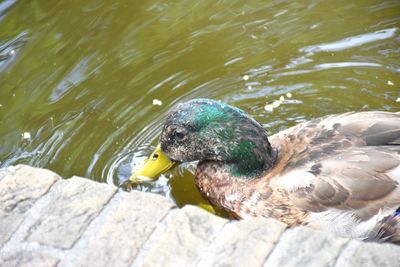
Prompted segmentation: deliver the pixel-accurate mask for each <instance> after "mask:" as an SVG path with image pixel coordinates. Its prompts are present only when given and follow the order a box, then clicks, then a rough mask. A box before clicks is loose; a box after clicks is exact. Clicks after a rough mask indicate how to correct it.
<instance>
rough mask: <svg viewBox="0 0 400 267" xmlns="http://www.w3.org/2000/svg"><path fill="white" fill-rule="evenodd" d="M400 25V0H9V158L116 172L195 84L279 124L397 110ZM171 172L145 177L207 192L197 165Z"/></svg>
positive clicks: (105, 175)
mask: <svg viewBox="0 0 400 267" xmlns="http://www.w3.org/2000/svg"><path fill="white" fill-rule="evenodd" d="M399 27H400V1H398V0H394V1H382V0H374V1H370V0H357V1H348V0H347V1H342V0H337V1H322V0H321V1H315V0H314V1H313V0H311V1H310V0H309V1H292V0H291V1H281V0H279V1H266V0H262V1H253V0H249V1H233V0H230V1H222V0H221V1H216V0H205V1H155V0H146V1H100V0H98V1H48V0H41V1H38V0H32V1H22V0H19V1H15V0H5V1H4V0H3V1H0V137H1V138H0V165H1V166H8V165H13V164H18V163H25V164H29V165H32V166H39V167H45V168H49V169H51V170H54V171H55V172H57V173H59V174H60V175H61V176H63V177H71V176H73V175H78V176H85V177H89V178H90V179H93V180H97V181H102V182H106V183H110V184H119V183H120V182H122V181H123V180H124V179H126V178H127V177H128V176H129V174H130V172H131V170H132V167H133V166H134V165H135V164H139V163H140V162H141V161H142V160H143V159H144V157H145V156H146V155H147V154H148V153H149V152H150V151H151V150H152V148H153V147H154V145H155V144H156V143H157V138H158V134H159V131H160V129H161V126H162V123H163V118H164V117H165V115H166V113H167V111H168V110H169V109H170V108H171V107H172V106H173V105H174V104H176V103H177V102H180V101H184V100H188V99H191V98H196V97H209V98H214V99H220V100H223V101H225V102H227V103H230V104H232V105H235V106H237V107H239V108H242V109H244V110H245V111H247V112H248V113H250V114H252V115H253V116H254V117H255V118H256V119H257V120H259V121H260V122H261V123H263V124H264V125H265V127H266V129H267V130H268V132H269V133H275V132H277V131H279V130H282V129H285V128H287V127H290V126H292V125H294V124H296V123H298V122H302V121H305V120H308V119H310V118H314V117H318V116H322V115H326V114H330V113H340V112H345V111H351V110H356V111H359V110H374V109H378V110H388V111H399V110H400V103H399V102H396V100H397V99H398V98H399V97H400V90H399V85H400V75H399V72H400V30H399ZM287 93H291V94H292V97H291V98H289V99H288V96H287V95H286V94H287ZM281 96H284V97H285V99H288V101H285V102H284V103H283V104H281V105H280V106H279V107H276V108H274V109H273V111H272V112H270V111H266V110H265V109H264V107H265V105H266V104H271V103H272V102H273V101H274V100H277V99H279V98H280V97H281ZM154 99H158V100H161V101H162V105H161V106H158V105H153V100H154ZM397 101H400V99H399V100H397ZM24 133H25V136H24ZM28 133H29V134H28ZM29 135H30V138H29ZM24 137H25V138H24ZM171 176H172V177H170V179H167V178H166V177H162V179H161V180H159V181H158V182H157V183H156V184H155V185H149V186H143V187H142V188H140V189H141V190H147V191H155V192H159V193H161V194H165V195H167V196H168V197H170V198H172V199H174V200H175V201H176V202H177V203H178V204H179V205H182V204H184V203H194V204H196V203H198V202H199V201H200V197H199V195H198V193H197V191H196V190H195V188H194V185H193V176H192V175H191V174H190V172H188V171H186V170H185V169H184V168H181V169H180V170H178V171H175V172H173V173H172V175H171Z"/></svg>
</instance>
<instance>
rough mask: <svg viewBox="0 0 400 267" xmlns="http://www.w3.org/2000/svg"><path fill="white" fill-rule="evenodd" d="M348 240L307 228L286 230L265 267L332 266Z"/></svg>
mask: <svg viewBox="0 0 400 267" xmlns="http://www.w3.org/2000/svg"><path fill="white" fill-rule="evenodd" d="M347 242H348V239H345V238H340V237H337V236H335V235H333V234H330V233H327V232H322V231H316V230H313V229H311V228H308V227H297V228H292V229H288V230H286V231H285V232H284V233H283V234H282V236H281V238H280V240H279V242H278V244H277V245H276V246H275V248H274V250H273V251H272V253H271V254H270V256H269V257H268V258H267V260H266V262H265V265H264V266H265V267H273V266H279V267H283V266H296V267H300V266H304V267H312V266H315V267H322V266H333V265H334V264H335V260H336V258H337V257H338V255H339V253H340V251H341V250H342V248H343V247H344V246H345V245H346V243H347Z"/></svg>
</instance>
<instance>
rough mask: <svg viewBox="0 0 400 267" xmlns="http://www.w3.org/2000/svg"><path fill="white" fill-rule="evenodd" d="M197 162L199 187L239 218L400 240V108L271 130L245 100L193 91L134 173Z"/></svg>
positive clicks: (156, 172)
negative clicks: (196, 95)
mask: <svg viewBox="0 0 400 267" xmlns="http://www.w3.org/2000/svg"><path fill="white" fill-rule="evenodd" d="M194 161H198V164H197V169H196V171H195V175H194V179H195V184H196V186H197V188H198V190H199V191H200V192H201V194H202V195H203V196H204V197H205V198H206V199H207V200H208V201H209V202H210V203H211V204H212V205H214V206H216V207H218V208H221V209H223V210H224V211H226V212H228V213H229V214H230V215H231V216H233V217H234V218H237V219H247V218H253V217H267V218H274V219H277V220H280V221H282V222H284V223H286V224H287V225H288V226H289V227H293V226H298V225H305V226H309V227H312V228H314V229H320V230H325V231H330V232H333V233H334V234H336V235H339V236H342V237H347V238H358V239H362V240H367V241H377V242H391V243H395V244H400V208H399V207H400V186H399V183H400V112H385V111H362V112H347V113H343V114H338V115H328V116H324V117H321V118H315V119H312V120H309V121H307V122H303V123H300V124H297V125H295V126H293V127H290V128H288V129H286V130H283V131H281V132H278V133H276V134H273V135H271V136H268V135H267V132H266V130H265V129H264V127H263V126H262V125H261V124H260V123H259V122H257V121H256V120H255V119H254V118H252V117H251V116H249V115H248V114H246V113H245V112H244V111H243V110H241V109H239V108H236V107H234V106H231V105H228V104H226V103H224V102H221V101H217V100H213V99H203V98H202V99H192V100H189V101H187V102H183V103H180V104H178V105H177V106H175V107H174V108H173V109H172V110H171V111H170V112H169V113H168V115H167V117H166V119H165V123H164V125H163V127H162V130H161V134H160V139H159V145H158V146H157V147H156V150H155V151H154V152H153V153H152V154H151V155H150V157H149V159H148V160H147V161H146V162H145V163H144V165H143V166H141V167H140V168H139V169H137V170H136V171H135V172H134V173H133V175H132V177H131V178H130V179H131V180H132V181H137V179H138V177H140V176H146V177H151V178H157V177H158V176H159V175H160V174H161V173H164V172H166V171H168V170H170V169H172V168H173V167H175V166H177V165H178V164H180V163H183V162H194Z"/></svg>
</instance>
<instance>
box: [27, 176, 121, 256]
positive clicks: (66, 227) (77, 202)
mask: <svg viewBox="0 0 400 267" xmlns="http://www.w3.org/2000/svg"><path fill="white" fill-rule="evenodd" d="M59 184H61V185H62V186H59V187H57V190H59V191H58V192H54V199H53V200H52V201H51V203H50V204H49V205H48V206H47V207H45V209H44V210H43V213H42V214H41V217H40V218H39V219H38V220H37V221H36V222H35V223H34V224H33V226H32V227H31V229H30V230H29V233H28V238H27V240H29V241H35V242H39V243H41V244H44V245H49V246H53V247H56V248H64V249H66V248H71V247H72V245H73V244H74V243H75V242H76V240H77V239H78V238H79V237H80V236H81V234H82V233H83V231H84V230H85V229H86V228H87V226H88V225H89V223H90V222H91V221H92V219H93V218H94V217H95V216H96V215H97V214H98V213H99V212H100V211H101V209H102V208H103V207H104V205H106V203H107V202H108V201H109V200H110V198H111V197H112V196H113V195H114V193H115V192H116V190H117V189H116V187H113V186H110V185H107V184H101V183H94V182H93V181H90V180H88V179H84V178H79V177H73V178H71V179H69V180H66V181H60V182H59ZM57 185H58V184H57ZM55 189H56V188H55Z"/></svg>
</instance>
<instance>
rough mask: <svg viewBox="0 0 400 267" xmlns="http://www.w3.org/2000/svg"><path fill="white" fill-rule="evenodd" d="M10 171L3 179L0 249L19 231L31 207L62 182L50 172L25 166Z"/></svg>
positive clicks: (0, 190) (0, 201) (0, 196)
mask: <svg viewBox="0 0 400 267" xmlns="http://www.w3.org/2000/svg"><path fill="white" fill-rule="evenodd" d="M7 169H8V170H7V171H5V172H3V174H4V177H3V178H2V179H1V180H0V246H2V245H3V244H4V243H5V242H6V241H7V240H8V239H9V238H10V237H11V235H12V234H13V233H14V231H15V230H16V229H17V228H18V226H19V225H20V224H21V222H22V221H23V220H24V218H25V216H26V213H27V211H28V210H29V208H30V207H31V206H32V205H33V204H34V203H35V202H36V201H37V200H38V199H39V198H40V197H42V196H43V195H44V194H46V192H47V191H49V189H50V187H51V186H52V185H53V184H54V183H55V182H56V181H57V180H58V179H60V177H59V176H58V175H57V174H55V173H53V172H51V171H48V170H45V169H40V168H32V167H29V166H25V165H18V166H17V167H15V168H14V167H13V170H12V171H10V169H9V168H7Z"/></svg>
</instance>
